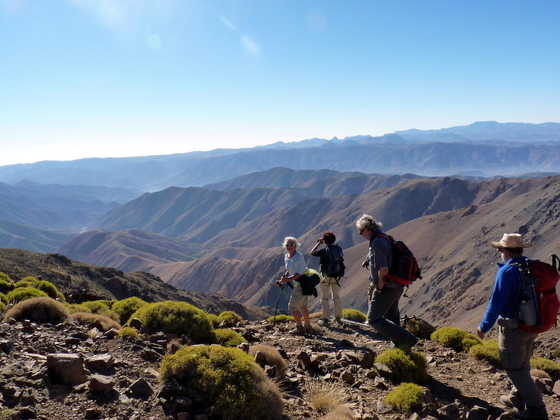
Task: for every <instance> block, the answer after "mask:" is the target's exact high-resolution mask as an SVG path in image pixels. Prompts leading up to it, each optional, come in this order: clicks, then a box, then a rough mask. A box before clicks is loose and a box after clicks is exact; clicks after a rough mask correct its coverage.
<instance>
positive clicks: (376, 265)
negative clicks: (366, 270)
mask: <svg viewBox="0 0 560 420" xmlns="http://www.w3.org/2000/svg"><path fill="white" fill-rule="evenodd" d="M390 252H391V244H390V243H389V241H388V240H386V239H376V240H375V241H373V259H374V261H372V263H371V264H370V270H371V272H372V275H373V274H374V273H373V270H376V273H375V274H377V288H378V289H379V290H381V289H383V287H384V286H385V277H386V276H387V274H389V253H390ZM374 277H375V276H374Z"/></svg>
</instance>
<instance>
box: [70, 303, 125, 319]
mask: <svg viewBox="0 0 560 420" xmlns="http://www.w3.org/2000/svg"><path fill="white" fill-rule="evenodd" d="M107 302H108V301H106V300H90V301H86V302H82V303H80V306H81V307H82V308H86V310H85V311H84V312H91V313H92V314H97V315H103V316H106V317H107V318H111V319H112V320H113V321H117V322H119V320H120V318H121V317H120V316H119V314H117V313H116V312H114V311H112V310H111V309H110V307H109V305H108V304H107Z"/></svg>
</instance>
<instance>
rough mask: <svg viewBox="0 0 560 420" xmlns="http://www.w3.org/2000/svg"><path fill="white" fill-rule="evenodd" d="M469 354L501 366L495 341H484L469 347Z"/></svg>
mask: <svg viewBox="0 0 560 420" xmlns="http://www.w3.org/2000/svg"><path fill="white" fill-rule="evenodd" d="M469 354H470V355H471V356H473V357H474V358H475V359H478V360H485V361H487V362H488V363H490V364H491V365H492V366H495V367H501V366H502V362H501V361H500V349H499V348H498V343H497V342H496V341H485V342H483V343H480V344H476V345H474V346H472V347H471V348H470V349H469Z"/></svg>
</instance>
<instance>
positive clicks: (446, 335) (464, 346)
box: [430, 327, 482, 351]
mask: <svg viewBox="0 0 560 420" xmlns="http://www.w3.org/2000/svg"><path fill="white" fill-rule="evenodd" d="M430 338H431V339H432V340H434V341H437V342H438V343H440V344H442V345H444V346H445V347H450V348H452V349H453V350H455V351H469V349H470V348H471V347H472V346H474V345H477V344H482V341H480V340H479V339H478V337H477V336H475V335H474V334H471V333H469V332H467V331H464V330H462V329H460V328H455V327H442V328H439V329H437V330H435V331H434V332H433V333H432V335H431V336H430Z"/></svg>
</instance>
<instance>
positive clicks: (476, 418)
mask: <svg viewBox="0 0 560 420" xmlns="http://www.w3.org/2000/svg"><path fill="white" fill-rule="evenodd" d="M489 414H490V413H489V412H488V410H487V409H486V408H484V407H479V406H477V405H475V406H474V407H473V408H471V409H470V410H469V411H468V413H467V416H466V420H486V419H487V418H488V415H489Z"/></svg>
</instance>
